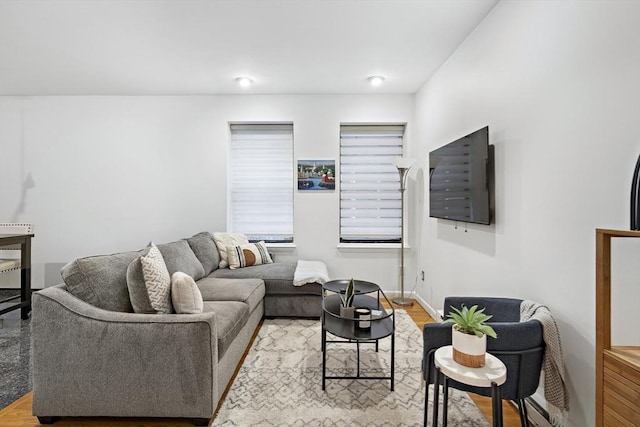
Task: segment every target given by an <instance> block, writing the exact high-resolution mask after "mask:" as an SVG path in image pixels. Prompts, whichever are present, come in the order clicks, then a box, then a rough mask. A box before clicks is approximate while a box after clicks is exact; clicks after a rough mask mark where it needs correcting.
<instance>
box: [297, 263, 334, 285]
mask: <svg viewBox="0 0 640 427" xmlns="http://www.w3.org/2000/svg"><path fill="white" fill-rule="evenodd" d="M329 280H330V279H329V274H328V273H327V266H326V265H325V264H324V262H322V261H304V260H299V261H298V265H297V266H296V271H295V273H294V274H293V286H302V285H304V284H306V283H320V284H323V283H326V282H328V281H329Z"/></svg>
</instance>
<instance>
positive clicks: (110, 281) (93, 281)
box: [60, 251, 140, 313]
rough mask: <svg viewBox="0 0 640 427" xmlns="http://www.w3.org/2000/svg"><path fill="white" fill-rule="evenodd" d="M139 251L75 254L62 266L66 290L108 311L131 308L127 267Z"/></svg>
mask: <svg viewBox="0 0 640 427" xmlns="http://www.w3.org/2000/svg"><path fill="white" fill-rule="evenodd" d="M138 256H140V252H139V251H133V252H120V253H116V254H111V255H98V256H92V257H86V258H78V259H76V260H75V261H72V262H70V263H69V264H67V265H65V266H64V267H62V269H61V270H60V274H61V275H62V280H64V283H65V284H66V285H67V289H68V291H69V292H70V293H71V294H72V295H74V296H76V297H77V298H79V299H81V300H83V301H85V302H87V303H89V304H91V305H94V306H96V307H99V308H102V309H104V310H110V311H120V312H129V313H130V312H133V307H132V306H131V301H130V300H129V291H128V289H127V267H128V266H129V264H130V263H131V261H133V260H134V259H136V258H137V257H138Z"/></svg>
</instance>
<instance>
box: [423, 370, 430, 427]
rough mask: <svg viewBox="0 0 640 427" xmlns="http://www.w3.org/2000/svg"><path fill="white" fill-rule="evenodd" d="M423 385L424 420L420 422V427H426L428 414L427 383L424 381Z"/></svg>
mask: <svg viewBox="0 0 640 427" xmlns="http://www.w3.org/2000/svg"><path fill="white" fill-rule="evenodd" d="M424 384H425V387H424V420H423V421H422V427H427V418H428V416H427V415H428V412H429V381H425V382H424Z"/></svg>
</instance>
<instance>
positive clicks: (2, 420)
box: [0, 303, 520, 427]
mask: <svg viewBox="0 0 640 427" xmlns="http://www.w3.org/2000/svg"><path fill="white" fill-rule="evenodd" d="M397 308H403V309H405V310H406V311H407V313H409V315H410V316H411V318H412V319H413V320H414V322H416V324H417V325H418V327H419V328H420V329H422V326H423V325H424V324H425V323H432V322H433V321H434V320H433V319H432V318H431V316H429V314H427V312H426V311H425V310H424V309H423V308H422V307H421V306H420V305H419V304H417V303H416V304H414V305H413V306H410V307H397ZM254 338H255V334H254ZM252 341H253V340H252ZM236 373H237V371H236ZM416 375H420V373H419V372H416ZM234 377H235V374H234ZM225 394H226V391H225ZM469 395H470V396H471V398H472V399H473V401H474V402H475V404H476V405H477V406H478V408H479V409H480V411H481V412H482V414H483V415H484V416H485V418H487V420H488V421H489V422H491V399H490V398H487V397H484V396H477V395H474V394H469ZM32 399H33V394H32V393H31V392H29V393H27V394H26V395H24V396H23V397H21V398H20V399H18V400H16V401H15V402H13V403H12V404H10V405H9V406H7V407H6V408H4V409H2V410H0V426H2V427H27V426H39V425H40V423H38V419H37V418H36V417H34V416H32V415H31V404H32ZM503 417H504V427H519V426H520V418H519V416H518V411H517V410H516V409H515V408H514V407H513V406H512V405H511V404H509V403H507V402H505V403H504V404H503ZM53 426H54V427H65V426H76V427H77V426H87V427H96V426H100V427H103V426H122V427H155V426H185V427H188V426H192V424H191V423H190V422H189V420H184V421H177V420H175V419H158V418H153V419H144V418H62V419H60V420H58V421H57V422H56V423H55V424H53Z"/></svg>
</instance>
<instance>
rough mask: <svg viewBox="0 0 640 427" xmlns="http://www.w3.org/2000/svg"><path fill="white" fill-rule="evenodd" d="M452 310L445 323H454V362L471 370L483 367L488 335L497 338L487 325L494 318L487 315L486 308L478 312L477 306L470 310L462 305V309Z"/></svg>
mask: <svg viewBox="0 0 640 427" xmlns="http://www.w3.org/2000/svg"><path fill="white" fill-rule="evenodd" d="M451 309H452V310H453V311H452V312H450V313H449V314H448V315H447V319H446V320H445V322H447V323H453V328H452V329H451V331H452V332H451V341H452V344H453V360H455V361H456V362H458V363H459V364H461V365H464V366H468V367H470V368H481V367H483V366H484V363H485V362H484V361H485V357H484V356H485V353H486V352H487V335H488V336H490V337H491V338H497V334H496V331H494V330H493V328H492V327H491V326H489V325H487V324H486V323H485V322H486V321H487V320H489V319H491V317H493V316H489V315H487V314H485V313H484V310H485V309H484V308H483V309H482V310H478V306H477V305H474V306H472V307H471V308H468V307H466V306H465V305H464V304H462V308H461V309H457V308H455V307H451Z"/></svg>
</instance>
